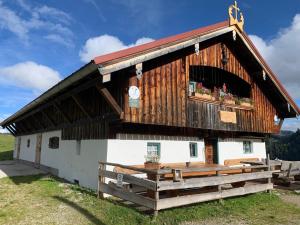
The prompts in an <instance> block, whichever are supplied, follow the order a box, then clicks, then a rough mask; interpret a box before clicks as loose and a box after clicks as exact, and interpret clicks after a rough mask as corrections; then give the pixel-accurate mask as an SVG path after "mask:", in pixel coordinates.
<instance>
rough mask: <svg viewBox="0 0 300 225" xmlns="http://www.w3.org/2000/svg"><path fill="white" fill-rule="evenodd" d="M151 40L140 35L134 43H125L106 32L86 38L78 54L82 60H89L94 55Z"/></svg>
mask: <svg viewBox="0 0 300 225" xmlns="http://www.w3.org/2000/svg"><path fill="white" fill-rule="evenodd" d="M151 41H153V39H151V38H147V37H142V38H139V39H138V40H137V41H136V42H135V43H132V44H129V45H126V44H124V43H123V42H122V41H121V40H120V39H119V38H117V37H115V36H111V35H108V34H104V35H101V36H98V37H93V38H90V39H88V40H87V41H86V42H85V45H84V46H83V48H82V49H81V50H80V52H79V56H80V59H81V61H82V62H89V61H90V60H92V59H93V58H95V57H96V56H99V55H104V54H108V53H111V52H115V51H118V50H122V49H126V48H130V47H133V46H137V45H141V44H145V43H148V42H151Z"/></svg>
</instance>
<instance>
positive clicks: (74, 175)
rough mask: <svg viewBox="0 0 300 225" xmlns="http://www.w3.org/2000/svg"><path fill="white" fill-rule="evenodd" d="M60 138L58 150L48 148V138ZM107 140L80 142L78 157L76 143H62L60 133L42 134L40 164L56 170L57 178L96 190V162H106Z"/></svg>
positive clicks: (73, 141)
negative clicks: (76, 181)
mask: <svg viewBox="0 0 300 225" xmlns="http://www.w3.org/2000/svg"><path fill="white" fill-rule="evenodd" d="M53 136H58V137H60V143H59V149H50V148H49V147H48V143H49V138H50V137H53ZM106 152H107V140H81V148H80V155H78V154H77V152H76V141H75V140H72V141H69V140H67V141H62V140H61V132H60V131H54V132H47V133H44V134H43V139H42V154H41V164H42V165H45V166H49V167H52V168H55V169H58V176H59V177H61V178H64V179H66V180H69V181H71V182H74V180H78V181H79V184H80V185H81V186H84V187H88V188H92V189H97V185H98V180H97V179H98V161H99V160H104V161H105V160H106Z"/></svg>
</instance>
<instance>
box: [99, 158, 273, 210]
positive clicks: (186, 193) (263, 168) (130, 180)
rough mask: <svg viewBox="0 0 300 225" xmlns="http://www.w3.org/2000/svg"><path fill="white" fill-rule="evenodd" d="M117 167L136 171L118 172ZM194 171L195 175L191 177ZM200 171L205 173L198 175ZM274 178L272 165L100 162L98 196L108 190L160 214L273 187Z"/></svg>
mask: <svg viewBox="0 0 300 225" xmlns="http://www.w3.org/2000/svg"><path fill="white" fill-rule="evenodd" d="M114 168H122V169H123V170H125V171H131V172H132V171H135V172H134V173H135V174H132V173H124V172H123V173H118V172H114V171H113V170H114ZM191 173H192V174H194V175H193V176H187V174H191ZM197 173H199V174H201V176H195V174H196V175H197ZM203 173H208V174H210V175H209V176H203ZM212 173H213V174H214V175H211V174H212ZM271 177H272V171H271V167H270V164H267V165H257V166H241V167H224V166H216V167H202V168H197V167H194V168H193V167H191V168H189V167H185V168H181V169H176V168H172V169H168V168H167V169H160V170H151V169H145V168H137V167H134V166H126V165H121V164H116V163H109V162H99V183H98V196H99V197H103V194H104V193H106V194H109V195H112V196H115V197H118V198H120V199H123V200H127V201H130V202H133V203H135V204H137V205H140V206H144V207H146V208H149V209H151V210H153V211H154V215H157V213H158V211H159V210H162V209H167V208H172V207H178V206H183V205H188V204H193V203H198V202H205V201H210V200H216V199H223V198H227V197H233V196H241V195H246V194H251V193H256V192H262V191H267V190H271V189H273V184H272V183H271ZM246 182H247V183H246ZM245 183H246V184H245ZM230 184H231V185H230Z"/></svg>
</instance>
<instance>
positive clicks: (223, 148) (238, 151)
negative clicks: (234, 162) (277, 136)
mask: <svg viewBox="0 0 300 225" xmlns="http://www.w3.org/2000/svg"><path fill="white" fill-rule="evenodd" d="M243 141H251V142H252V148H253V153H251V154H244V151H243ZM241 158H259V159H265V158H266V145H265V142H263V141H262V140H258V139H219V141H218V159H219V164H221V165H224V161H225V160H228V159H241Z"/></svg>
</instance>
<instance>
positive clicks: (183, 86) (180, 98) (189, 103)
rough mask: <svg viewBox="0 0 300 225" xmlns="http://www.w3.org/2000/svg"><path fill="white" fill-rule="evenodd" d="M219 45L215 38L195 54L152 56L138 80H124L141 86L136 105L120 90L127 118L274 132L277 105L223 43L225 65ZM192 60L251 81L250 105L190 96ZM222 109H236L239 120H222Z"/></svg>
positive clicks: (134, 121) (197, 63) (193, 125)
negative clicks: (153, 58) (189, 85)
mask: <svg viewBox="0 0 300 225" xmlns="http://www.w3.org/2000/svg"><path fill="white" fill-rule="evenodd" d="M221 46H222V43H213V44H211V45H209V46H204V47H203V48H202V49H201V50H200V53H199V55H196V54H195V52H194V51H193V50H190V51H182V52H180V54H178V53H177V54H174V55H171V56H168V57H166V58H165V59H157V60H153V61H151V62H149V64H150V65H149V67H148V68H149V69H148V70H147V71H145V72H144V74H143V77H142V79H141V80H138V79H137V78H136V76H131V77H130V79H129V83H128V85H127V86H132V85H135V86H138V87H139V89H140V92H141V98H140V107H139V108H138V109H135V108H130V107H129V105H128V99H127V98H128V95H127V93H126V92H124V98H125V101H124V102H125V106H124V113H125V121H126V122H130V123H144V124H158V125H166V126H176V127H191V128H201V129H209V130H222V131H240V132H255V133H273V132H274V131H275V129H276V125H275V124H274V116H275V115H279V114H280V112H277V111H276V109H275V106H274V105H272V103H271V102H270V101H269V100H268V98H267V97H266V95H265V93H264V91H266V90H263V89H261V88H260V87H259V86H258V85H257V84H256V82H255V80H254V78H253V76H251V74H250V73H249V72H248V71H247V68H246V67H245V66H244V65H243V64H242V63H241V62H240V61H239V59H238V57H237V56H236V55H235V54H234V53H233V52H232V51H231V50H230V48H228V47H227V46H226V52H227V54H228V63H227V64H226V66H223V64H222V62H221V60H222V57H221V54H222V47H221ZM192 66H198V67H199V68H200V67H201V66H209V67H212V68H218V69H220V70H221V71H224V72H225V71H227V72H230V73H231V74H232V75H235V76H237V77H238V78H239V79H242V80H243V81H245V82H247V83H248V84H249V85H250V87H251V98H252V99H253V101H254V107H253V109H251V110H247V109H243V108H239V107H233V106H226V105H224V104H221V103H207V102H203V101H199V100H195V99H193V98H190V97H189V96H188V84H189V81H190V72H191V70H190V67H192ZM237 88H238V87H237ZM220 110H226V111H233V112H236V115H237V123H236V124H230V123H223V122H221V121H220V118H219V111H220Z"/></svg>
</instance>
